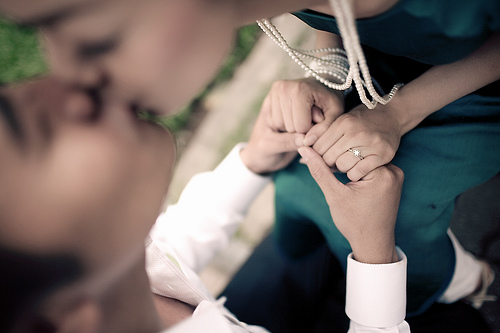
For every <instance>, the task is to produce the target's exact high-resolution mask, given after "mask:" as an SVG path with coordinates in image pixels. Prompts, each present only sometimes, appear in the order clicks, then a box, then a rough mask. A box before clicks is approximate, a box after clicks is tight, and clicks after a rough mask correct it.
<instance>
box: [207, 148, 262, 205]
mask: <svg viewBox="0 0 500 333" xmlns="http://www.w3.org/2000/svg"><path fill="white" fill-rule="evenodd" d="M245 146H246V143H239V144H237V145H236V146H235V147H234V148H233V149H232V150H231V152H230V153H229V154H228V155H227V156H226V157H225V158H224V160H223V161H222V162H220V164H219V165H218V166H217V167H216V168H215V170H214V171H213V173H214V176H215V177H216V178H217V179H218V182H219V183H218V189H217V191H218V192H219V193H224V205H225V206H226V207H229V208H230V209H231V210H232V211H237V212H246V210H247V209H248V207H250V205H251V204H252V203H253V202H254V200H255V198H256V197H257V196H258V195H259V194H260V193H261V192H262V190H263V189H264V187H265V186H266V185H267V184H268V183H269V182H270V181H271V177H269V176H262V175H258V174H256V173H254V172H252V171H251V170H250V169H248V168H247V167H246V166H245V164H244V163H243V161H242V160H241V157H240V151H241V149H243V148H244V147H245Z"/></svg>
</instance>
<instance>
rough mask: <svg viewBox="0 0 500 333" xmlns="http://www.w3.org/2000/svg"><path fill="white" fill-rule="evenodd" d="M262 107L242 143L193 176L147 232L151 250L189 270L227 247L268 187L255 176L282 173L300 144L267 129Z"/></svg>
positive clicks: (266, 111) (297, 136)
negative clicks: (169, 253)
mask: <svg viewBox="0 0 500 333" xmlns="http://www.w3.org/2000/svg"><path fill="white" fill-rule="evenodd" d="M267 106H268V101H266V102H264V104H263V107H262V110H261V113H260V114H259V117H258V119H257V121H256V124H255V126H254V129H253V132H252V134H251V137H250V139H249V142H248V144H247V145H244V144H240V145H238V146H237V147H236V148H235V149H233V151H232V152H231V153H230V154H229V155H228V156H227V157H226V158H225V159H224V160H223V161H222V162H221V163H220V164H219V166H217V167H216V168H215V170H213V171H211V172H204V173H201V174H198V175H196V176H194V177H193V178H192V179H191V180H190V182H189V183H188V185H187V186H186V188H185V189H184V190H183V192H182V194H181V197H180V199H179V201H178V202H177V203H176V204H175V205H171V206H169V207H168V208H167V211H166V212H165V213H164V214H162V215H161V216H160V217H159V218H158V220H157V222H156V224H155V226H154V228H153V230H152V231H151V233H150V236H151V238H152V239H153V240H154V241H155V243H156V244H157V245H159V246H160V247H161V246H162V244H165V247H167V245H168V246H169V247H170V248H172V249H173V250H174V251H175V253H176V254H177V255H178V256H179V257H180V259H181V260H180V261H182V262H183V263H186V264H187V266H189V267H190V268H191V269H193V270H195V271H199V270H200V269H202V268H203V267H204V266H205V265H206V264H207V263H208V262H209V261H210V260H211V259H212V257H213V256H214V255H215V254H216V253H217V252H218V251H220V250H221V249H223V248H224V247H225V246H226V245H227V244H228V242H229V240H230V238H231V236H232V235H233V234H234V232H235V231H236V230H237V228H238V226H239V224H240V222H241V221H242V220H243V218H244V217H245V215H246V213H247V210H248V208H249V207H250V205H251V204H252V203H253V201H254V199H255V198H256V197H257V196H258V195H259V194H260V192H261V191H262V189H263V188H264V187H265V186H266V185H267V184H268V183H269V182H270V177H267V176H262V175H260V174H258V173H262V174H267V173H270V172H272V171H275V170H277V169H279V168H282V167H284V166H286V165H287V164H288V163H289V162H291V160H292V159H293V158H294V157H295V156H296V155H297V148H298V145H297V144H296V143H295V142H299V143H301V142H302V141H303V135H300V134H296V133H295V134H290V133H279V132H276V131H274V130H272V129H271V128H270V126H269V108H268V107H267ZM245 163H246V164H245ZM252 170H253V171H252Z"/></svg>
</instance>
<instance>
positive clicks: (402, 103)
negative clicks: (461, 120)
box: [386, 86, 434, 136]
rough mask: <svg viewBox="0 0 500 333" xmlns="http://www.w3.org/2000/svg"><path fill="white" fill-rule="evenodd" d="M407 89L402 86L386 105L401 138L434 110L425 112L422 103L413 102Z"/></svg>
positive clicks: (412, 95) (412, 97)
mask: <svg viewBox="0 0 500 333" xmlns="http://www.w3.org/2000/svg"><path fill="white" fill-rule="evenodd" d="M411 90H412V89H411V88H410V89H408V86H403V87H402V88H400V89H399V90H398V93H397V94H395V95H394V97H393V99H392V100H391V101H390V102H389V103H388V104H387V105H386V106H388V107H389V108H388V110H389V112H391V113H393V116H394V117H395V119H397V122H398V128H399V129H400V133H401V136H403V135H404V134H406V133H408V132H409V131H411V130H412V129H414V128H415V127H416V126H417V125H418V124H420V123H421V122H422V120H424V119H425V118H426V117H427V116H428V115H430V114H432V113H433V112H434V110H432V111H430V110H426V109H425V107H424V103H422V102H420V101H418V100H415V98H414V94H413V93H412V91H411Z"/></svg>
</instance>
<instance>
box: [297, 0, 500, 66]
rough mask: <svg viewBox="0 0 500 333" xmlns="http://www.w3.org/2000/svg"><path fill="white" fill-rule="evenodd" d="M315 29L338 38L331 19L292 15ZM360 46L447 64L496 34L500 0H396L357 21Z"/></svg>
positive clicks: (313, 14) (499, 25) (318, 15)
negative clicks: (384, 10) (380, 10)
mask: <svg viewBox="0 0 500 333" xmlns="http://www.w3.org/2000/svg"><path fill="white" fill-rule="evenodd" d="M294 15H296V16H297V17H298V18H300V19H301V20H303V21H304V22H306V23H307V24H309V25H310V26H312V27H313V28H315V29H318V30H325V31H330V32H334V33H337V34H338V29H337V24H336V21H335V19H334V18H332V17H331V16H327V15H324V14H321V13H317V12H313V11H310V10H306V11H301V12H297V13H294ZM357 28H358V32H359V36H360V41H361V43H362V44H364V45H368V46H370V47H373V48H375V49H377V50H379V51H382V52H385V53H387V54H391V55H396V56H404V57H407V58H410V59H413V60H416V61H419V62H422V63H426V64H433V65H436V64H443V63H450V62H453V61H456V60H458V59H461V58H463V57H465V56H466V55H468V54H469V53H471V52H472V51H473V50H475V49H477V48H478V47H479V46H480V45H481V44H482V43H484V41H485V40H486V39H487V38H488V36H490V35H491V34H492V32H494V31H499V30H500V1H499V0H474V1H471V0H400V1H399V2H398V3H397V4H396V5H395V6H393V7H392V8H391V9H390V10H388V11H387V12H385V13H383V14H381V15H378V16H376V17H373V18H367V19H361V20H358V21H357Z"/></svg>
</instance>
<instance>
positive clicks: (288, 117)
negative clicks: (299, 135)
mask: <svg viewBox="0 0 500 333" xmlns="http://www.w3.org/2000/svg"><path fill="white" fill-rule="evenodd" d="M280 109H281V115H282V117H283V121H284V123H285V129H286V131H287V132H290V133H292V132H296V129H295V123H294V120H293V117H294V112H293V101H292V100H291V99H290V97H289V95H286V94H283V95H282V96H281V97H280Z"/></svg>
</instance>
